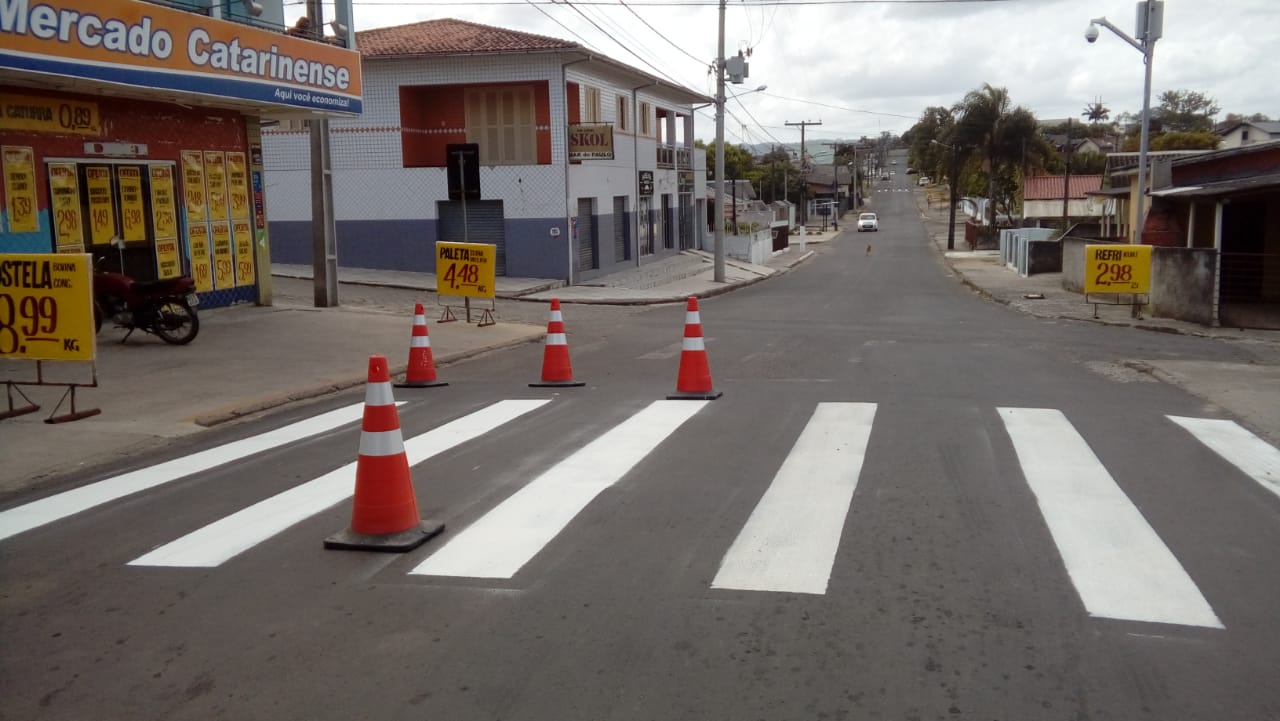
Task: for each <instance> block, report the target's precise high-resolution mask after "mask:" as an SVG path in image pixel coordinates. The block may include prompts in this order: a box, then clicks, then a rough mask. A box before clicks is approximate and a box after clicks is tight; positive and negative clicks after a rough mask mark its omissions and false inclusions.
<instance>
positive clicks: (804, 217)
mask: <svg viewBox="0 0 1280 721" xmlns="http://www.w3.org/2000/svg"><path fill="white" fill-rule="evenodd" d="M722 3H723V0H722ZM784 125H790V126H792V127H795V126H799V128H800V227H801V228H804V226H805V223H807V222H809V213H808V212H806V206H805V202H804V200H805V198H804V196H805V192H804V189H805V187H806V186H807V184H808V180H809V173H808V167H809V165H808V160H807V159H806V158H805V149H804V129H805V128H807V127H809V126H810V125H822V121H821V120H818V121H813V120H803V121H801V122H798V123H791V122H787V123H784Z"/></svg>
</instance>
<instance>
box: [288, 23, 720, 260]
mask: <svg viewBox="0 0 1280 721" xmlns="http://www.w3.org/2000/svg"><path fill="white" fill-rule="evenodd" d="M356 45H357V49H358V50H359V51H360V52H361V55H362V57H363V60H364V62H363V70H364V83H365V85H364V87H365V90H364V114H363V115H362V116H361V117H360V118H358V119H355V120H349V121H348V120H344V121H340V122H334V123H333V125H332V129H331V138H332V152H333V168H334V180H333V189H334V208H335V218H336V222H337V229H338V241H339V250H338V257H339V263H340V264H341V265H344V266H349V267H365V268H388V269H399V270H415V271H426V272H430V271H433V270H434V267H435V266H434V244H435V242H436V241H437V240H447V241H461V240H463V239H464V232H463V231H464V227H463V202H462V201H461V200H459V199H454V200H451V199H450V197H449V192H448V180H447V169H446V164H447V163H449V162H453V163H455V167H456V163H457V156H453V160H452V161H450V156H449V151H450V149H451V147H452V146H456V145H457V144H466V143H475V144H477V145H478V150H479V176H478V180H479V185H480V190H479V197H478V198H472V199H470V200H468V201H467V202H466V211H465V212H466V223H465V237H466V239H467V240H469V241H470V242H487V243H494V244H495V245H497V246H498V248H499V263H498V271H499V273H500V274H505V275H509V276H523V277H542V278H559V279H565V280H568V281H570V282H580V281H582V280H586V279H590V278H593V277H596V276H599V275H602V274H605V273H609V272H614V271H617V270H622V269H625V268H628V267H635V266H638V265H641V264H643V263H645V262H647V261H649V260H653V259H655V258H658V257H662V256H663V255H667V254H672V253H676V252H679V251H680V249H682V248H690V247H698V246H700V245H701V243H702V240H701V238H702V235H703V233H704V232H705V228H704V226H705V223H702V222H699V219H701V218H706V211H705V207H704V203H705V202H706V201H705V200H703V199H702V198H701V197H700V194H697V193H694V189H695V188H702V187H703V186H704V183H705V179H706V166H705V159H704V156H703V153H702V152H700V151H697V152H695V151H694V148H693V106H694V104H699V105H700V104H703V103H710V102H712V99H711V98H708V97H705V96H703V95H701V94H699V93H696V92H694V91H692V90H689V89H687V88H683V87H679V86H675V85H672V84H671V83H670V82H668V81H664V80H660V79H658V78H655V77H653V76H651V75H649V74H647V73H644V72H642V71H640V70H637V69H635V68H632V67H629V66H627V65H624V64H622V63H619V62H617V61H614V60H612V59H610V58H607V57H604V56H601V55H600V54H599V53H596V52H594V51H591V50H589V49H586V48H583V47H581V46H580V45H578V44H576V43H571V42H567V41H563V40H556V39H554V38H547V37H542V36H538V35H530V34H527V33H520V32H515V31H511V30H505V29H502V28H495V27H490V26H485V25H477V24H474V23H468V22H462V21H458V20H432V21H427V22H421V23H415V24H412V25H403V26H398V27H392V28H380V29H377V30H369V31H366V32H362V33H358V34H357V37H356ZM572 129H576V132H577V133H584V132H590V131H592V130H603V129H609V130H611V131H612V159H607V158H604V159H594V158H593V159H581V160H571V159H570V156H569V153H568V152H567V148H568V147H569V144H570V137H571V135H574V136H575V137H577V136H576V135H575V130H572ZM263 135H264V143H263V145H264V154H265V158H264V163H265V167H266V171H267V172H266V182H267V185H268V189H269V190H270V192H269V193H268V194H267V197H268V199H269V200H268V216H269V217H270V218H271V227H270V231H271V239H272V259H273V261H275V262H282V263H308V262H310V258H311V254H310V253H311V251H310V247H311V240H310V238H311V235H310V232H311V225H310V219H311V204H310V193H311V185H310V182H311V181H310V170H309V167H310V166H309V160H310V150H309V147H310V145H309V133H308V131H307V130H305V129H303V128H296V129H295V128H291V127H287V126H282V127H279V128H276V129H269V130H267V131H265V132H264V133H263ZM575 147H578V146H575ZM452 149H453V150H455V151H456V150H457V148H456V147H453V148H452ZM601 154H606V155H607V153H601Z"/></svg>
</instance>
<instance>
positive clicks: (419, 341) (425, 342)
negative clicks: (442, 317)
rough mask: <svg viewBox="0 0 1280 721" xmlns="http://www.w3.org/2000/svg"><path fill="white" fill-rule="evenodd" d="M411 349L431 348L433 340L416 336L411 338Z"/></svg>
mask: <svg viewBox="0 0 1280 721" xmlns="http://www.w3.org/2000/svg"><path fill="white" fill-rule="evenodd" d="M409 347H410V348H430V347H431V338H429V337H427V336H425V335H415V336H410V337H409Z"/></svg>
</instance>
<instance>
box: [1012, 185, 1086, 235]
mask: <svg viewBox="0 0 1280 721" xmlns="http://www.w3.org/2000/svg"><path fill="white" fill-rule="evenodd" d="M1101 187H1102V176H1101V175H1072V176H1070V180H1069V181H1065V182H1064V179H1063V176H1061V175H1031V176H1028V177H1027V178H1026V181H1025V183H1024V184H1023V190H1022V217H1023V218H1024V220H1025V221H1028V222H1034V224H1035V225H1037V226H1039V225H1041V224H1043V223H1046V222H1052V221H1055V220H1061V219H1062V201H1063V196H1064V194H1065V196H1066V200H1067V217H1068V218H1069V219H1076V220H1079V219H1081V218H1100V217H1101V216H1102V211H1103V205H1102V203H1099V202H1095V201H1094V200H1093V199H1092V198H1091V197H1090V196H1089V193H1090V192H1093V191H1096V190H1098V189H1099V188H1101ZM1024 224H1025V223H1024Z"/></svg>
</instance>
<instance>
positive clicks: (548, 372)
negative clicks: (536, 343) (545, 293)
mask: <svg viewBox="0 0 1280 721" xmlns="http://www.w3.org/2000/svg"><path fill="white" fill-rule="evenodd" d="M529 385H530V386H531V387H533V388H547V387H557V388H559V387H567V386H585V385H586V381H575V380H574V379H573V365H572V364H570V363H569V342H568V341H567V340H565V335H564V317H563V316H562V315H560V299H559V298H552V299H551V314H550V316H549V317H548V318H547V341H546V344H545V345H544V347H543V351H542V380H541V381H538V382H537V383H530V384H529Z"/></svg>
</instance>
